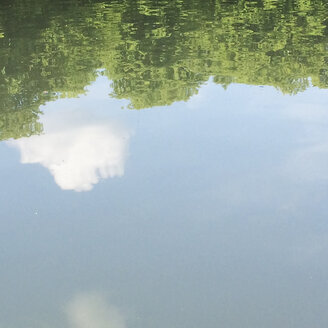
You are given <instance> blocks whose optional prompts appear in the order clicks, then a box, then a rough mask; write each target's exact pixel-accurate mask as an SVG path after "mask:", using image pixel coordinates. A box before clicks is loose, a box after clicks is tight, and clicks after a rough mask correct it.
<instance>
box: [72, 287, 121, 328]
mask: <svg viewBox="0 0 328 328" xmlns="http://www.w3.org/2000/svg"><path fill="white" fill-rule="evenodd" d="M67 316H68V321H69V323H70V326H69V327H71V328H90V327H92V328H125V327H126V325H125V320H124V317H123V315H122V314H121V312H120V311H119V310H118V309H117V308H116V307H114V306H112V305H109V304H108V302H107V301H106V299H105V298H104V297H103V296H102V295H101V294H100V293H96V292H93V293H84V294H79V295H76V296H75V297H74V298H73V299H72V300H71V301H70V303H69V304H68V306H67Z"/></svg>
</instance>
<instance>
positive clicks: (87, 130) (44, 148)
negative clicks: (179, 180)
mask: <svg viewBox="0 0 328 328" xmlns="http://www.w3.org/2000/svg"><path fill="white" fill-rule="evenodd" d="M42 123H43V125H44V131H45V132H44V134H43V135H40V136H32V137H29V138H22V139H19V140H12V141H9V144H10V145H12V146H14V147H16V148H18V149H19V151H20V153H21V162H22V163H24V164H27V163H29V164H32V163H39V164H41V165H43V166H44V167H46V168H47V169H48V170H49V171H50V173H51V174H52V175H53V177H54V179H55V182H56V183H57V184H58V186H59V187H60V188H62V189H64V190H75V191H88V190H91V189H92V188H93V186H94V185H95V184H97V183H98V182H99V180H100V179H101V178H103V179H106V178H110V177H116V176H122V175H123V174H124V164H125V159H126V155H127V144H128V140H129V133H128V131H127V130H126V129H125V128H122V127H121V126H118V124H117V123H113V122H111V121H109V120H100V119H98V120H97V119H95V118H94V116H92V115H86V113H85V111H77V110H65V111H63V110H61V111H54V112H52V111H50V112H48V113H47V112H46V113H45V115H44V116H43V118H42Z"/></svg>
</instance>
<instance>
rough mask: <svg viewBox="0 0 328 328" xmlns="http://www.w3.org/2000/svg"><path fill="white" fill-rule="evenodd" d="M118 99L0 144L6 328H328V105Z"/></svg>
mask: <svg viewBox="0 0 328 328" xmlns="http://www.w3.org/2000/svg"><path fill="white" fill-rule="evenodd" d="M108 86H109V83H108V80H107V78H105V77H99V78H98V79H97V80H96V82H94V84H92V85H91V86H90V87H89V89H88V92H87V93H86V95H85V96H81V97H80V98H74V99H60V100H57V101H55V102H49V103H48V104H46V105H45V106H44V107H42V108H41V109H42V111H43V113H44V114H43V115H41V121H42V123H43V125H44V132H43V134H42V135H40V136H32V137H31V138H26V139H25V138H22V139H17V140H10V141H5V142H2V143H1V144H0V154H1V161H0V168H1V170H0V177H1V181H2V185H1V188H0V197H1V204H4V205H3V206H2V209H1V211H2V214H1V218H2V219H1V221H0V231H1V249H2V252H1V253H0V260H1V263H3V264H4V266H3V270H1V277H0V288H1V290H2V296H1V297H0V327H21V326H24V325H28V326H31V327H36V328H39V327H40V328H41V327H51V328H55V327H67V328H70V327H74V328H75V327H76V328H80V327H81V328H84V327H89V326H90V325H91V326H93V327H95V328H98V327H99V328H102V327H113V328H123V327H124V328H125V327H138V328H139V327H140V328H141V327H143V328H144V327H154V326H157V327H167V326H172V327H188V328H189V327H195V328H196V327H200V326H202V327H218V326H228V327H233V328H234V327H236V328H237V327H238V328H245V327H249V328H254V327H272V328H275V327H286V328H287V327H288V328H289V327H297V328H299V327H304V328H307V327H310V326H311V327H316V328H323V327H325V326H326V323H327V322H328V316H327V315H326V311H325V307H326V304H327V295H328V289H327V287H328V285H327V278H326V277H327V273H328V272H327V271H328V266H327V264H326V260H325V258H326V250H327V247H328V237H327V232H328V226H327V222H326V213H327V210H328V208H327V202H326V199H327V165H326V164H327V160H328V152H327V144H328V134H327V129H326V126H327V123H328V116H327V114H326V104H327V103H328V95H327V94H326V92H325V91H324V90H320V89H316V88H310V89H308V90H307V91H305V92H304V93H301V94H298V95H296V96H288V95H282V94H281V93H280V92H278V91H277V90H275V89H274V88H271V87H264V88H261V87H256V86H245V85H237V84H233V85H231V86H229V87H228V89H227V90H224V89H223V88H221V87H220V86H218V85H216V84H214V83H212V82H211V81H208V82H207V83H206V84H205V85H204V86H203V87H202V88H201V89H200V92H199V93H198V94H197V95H194V96H192V97H191V98H190V100H189V101H187V102H176V103H174V104H173V105H172V106H170V107H165V108H164V107H155V108H152V109H145V110H142V111H136V110H129V109H127V108H126V106H127V105H128V101H126V100H117V99H113V98H109V97H108V94H109V93H110V92H111V90H110V89H109V87H108ZM90 131H91V132H92V133H90ZM86 132H87V137H86ZM62 138H63V139H65V142H63V141H62V140H63V139H62ZM81 149H82V151H81ZM61 160H64V161H65V165H63V167H62V168H61V169H58V166H56V165H59V164H60V161H61ZM40 164H41V165H40ZM123 173H124V174H123ZM81 190H83V191H85V192H76V191H81ZM3 250H4V251H3ZM85 291H86V292H85ZM88 291H91V292H88ZM92 291H96V292H92Z"/></svg>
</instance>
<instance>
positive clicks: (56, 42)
mask: <svg viewBox="0 0 328 328" xmlns="http://www.w3.org/2000/svg"><path fill="white" fill-rule="evenodd" d="M327 14H328V5H327V3H326V1H323V0H254V1H248V0H232V1H229V2H227V1H223V0H205V1H204V0H189V1H184V0H170V1H166V0H113V1H108V2H102V1H91V0H69V1H65V2H60V3H56V2H53V1H50V0H42V1H41V0H11V1H9V0H5V1H2V2H1V4H0V96H1V100H0V138H1V139H7V138H18V137H22V136H28V135H31V134H34V133H41V132H42V126H40V124H38V123H37V119H38V116H39V114H40V110H39V108H40V106H41V105H42V104H45V103H46V102H47V101H51V100H54V99H57V98H60V97H76V96H78V95H79V94H83V93H84V92H85V91H84V90H85V87H86V86H87V85H88V84H90V83H91V82H92V81H94V80H95V79H96V77H97V74H98V69H99V68H104V69H105V71H104V74H106V75H107V76H108V78H109V80H110V81H112V82H111V83H112V85H111V87H112V94H111V95H112V96H114V97H116V98H120V99H129V100H130V107H131V108H135V109H141V108H146V107H152V106H162V105H169V104H171V103H173V102H175V101H181V100H185V101H186V100H188V99H189V97H190V96H192V95H193V94H196V93H197V91H198V89H199V87H200V86H201V85H202V84H203V83H204V82H206V81H207V80H208V79H209V78H210V77H211V76H212V77H213V80H214V82H215V83H217V84H220V85H222V86H223V87H225V88H226V87H228V86H229V84H231V83H244V84H253V85H270V86H273V87H275V88H277V89H279V90H281V92H283V93H288V94H296V93H298V92H301V91H304V90H305V89H306V88H307V87H308V86H309V85H310V82H311V83H312V84H313V85H315V86H317V87H320V88H327V87H328V73H327V71H328V67H327V65H328V64H327V63H328V52H327V45H328V30H327V25H328V20H327V17H328V16H327Z"/></svg>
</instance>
